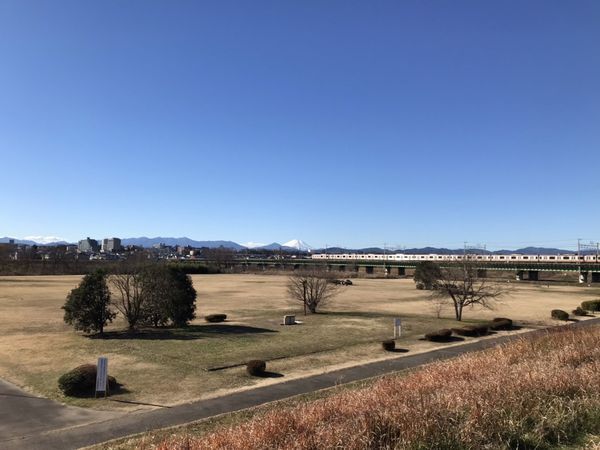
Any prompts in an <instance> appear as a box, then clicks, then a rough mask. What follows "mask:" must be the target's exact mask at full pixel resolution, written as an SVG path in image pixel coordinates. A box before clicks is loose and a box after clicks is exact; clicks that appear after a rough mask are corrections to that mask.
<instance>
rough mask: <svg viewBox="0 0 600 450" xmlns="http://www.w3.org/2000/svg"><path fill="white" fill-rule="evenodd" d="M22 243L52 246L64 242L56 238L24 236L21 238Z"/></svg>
mask: <svg viewBox="0 0 600 450" xmlns="http://www.w3.org/2000/svg"><path fill="white" fill-rule="evenodd" d="M23 240H24V241H34V242H37V243H38V244H42V245H46V244H54V243H63V242H65V240H64V239H63V238H61V237H58V236H25V237H24V238H23Z"/></svg>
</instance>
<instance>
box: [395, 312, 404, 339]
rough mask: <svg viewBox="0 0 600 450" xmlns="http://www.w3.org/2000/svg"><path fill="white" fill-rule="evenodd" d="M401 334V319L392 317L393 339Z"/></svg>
mask: <svg viewBox="0 0 600 450" xmlns="http://www.w3.org/2000/svg"><path fill="white" fill-rule="evenodd" d="M400 336H402V321H401V320H400V318H398V317H396V318H395V319H394V339H398V338H399V337H400Z"/></svg>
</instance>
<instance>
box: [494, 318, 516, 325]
mask: <svg viewBox="0 0 600 450" xmlns="http://www.w3.org/2000/svg"><path fill="white" fill-rule="evenodd" d="M492 322H510V324H511V325H512V324H513V321H512V319H509V318H507V317H494V318H493V319H492Z"/></svg>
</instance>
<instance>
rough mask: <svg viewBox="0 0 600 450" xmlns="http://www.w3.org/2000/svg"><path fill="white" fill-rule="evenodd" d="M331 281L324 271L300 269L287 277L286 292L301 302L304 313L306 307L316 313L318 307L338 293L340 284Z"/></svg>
mask: <svg viewBox="0 0 600 450" xmlns="http://www.w3.org/2000/svg"><path fill="white" fill-rule="evenodd" d="M333 281H334V280H333V278H332V277H331V276H329V275H328V274H327V273H326V272H323V271H319V270H317V269H312V270H302V271H299V272H296V273H294V274H293V275H291V276H290V277H289V279H288V284H287V292H288V295H289V296H290V298H291V299H292V300H294V301H299V302H302V304H303V305H304V314H305V315H306V312H307V309H308V311H310V312H311V313H316V312H317V308H318V307H320V306H323V305H324V304H325V303H327V301H328V300H331V299H332V298H333V297H335V296H336V295H337V294H338V293H339V291H340V289H341V286H340V285H338V284H335V283H333Z"/></svg>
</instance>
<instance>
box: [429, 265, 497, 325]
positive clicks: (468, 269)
mask: <svg viewBox="0 0 600 450" xmlns="http://www.w3.org/2000/svg"><path fill="white" fill-rule="evenodd" d="M439 277H440V278H439V280H438V281H437V282H436V287H435V290H434V291H433V293H432V299H436V298H437V299H439V300H446V301H450V300H451V301H452V305H453V306H454V313H455V316H456V320H459V321H460V320H462V314H463V310H464V308H465V307H471V308H472V307H474V306H480V307H482V308H486V309H493V307H494V303H495V302H496V301H497V300H498V299H499V297H501V296H502V295H504V294H505V293H506V289H505V288H503V287H501V286H500V285H499V284H488V283H487V282H486V280H485V278H483V277H479V274H478V271H477V267H475V266H474V265H473V263H471V262H466V261H465V262H464V263H462V264H460V265H456V266H454V267H447V268H442V269H441V271H440V274H439Z"/></svg>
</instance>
